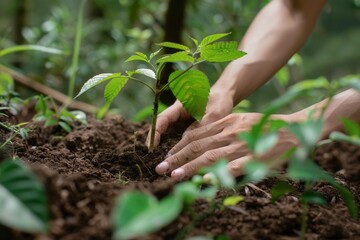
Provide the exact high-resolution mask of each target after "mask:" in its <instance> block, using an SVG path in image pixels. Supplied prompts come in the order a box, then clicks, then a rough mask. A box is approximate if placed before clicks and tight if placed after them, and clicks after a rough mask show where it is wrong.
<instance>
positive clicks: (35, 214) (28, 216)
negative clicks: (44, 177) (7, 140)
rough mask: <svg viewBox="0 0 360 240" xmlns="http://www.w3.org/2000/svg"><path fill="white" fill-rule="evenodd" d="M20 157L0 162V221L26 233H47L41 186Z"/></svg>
mask: <svg viewBox="0 0 360 240" xmlns="http://www.w3.org/2000/svg"><path fill="white" fill-rule="evenodd" d="M18 161H19V160H16V161H12V160H6V161H4V162H2V163H1V164H0V212H1V214H0V222H1V224H3V225H6V226H8V227H11V228H15V229H18V230H21V231H28V232H47V230H48V221H49V213H48V206H47V197H46V193H45V189H44V187H43V185H42V184H41V183H40V182H39V181H38V180H37V179H36V177H35V176H34V174H33V173H32V172H30V171H29V170H28V169H27V168H25V166H23V165H22V164H21V163H20V162H18Z"/></svg>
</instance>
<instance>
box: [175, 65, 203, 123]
mask: <svg viewBox="0 0 360 240" xmlns="http://www.w3.org/2000/svg"><path fill="white" fill-rule="evenodd" d="M169 82H170V89H171V91H172V92H173V94H174V96H175V97H176V98H177V99H178V100H179V101H180V102H181V103H182V104H183V106H184V107H185V109H186V110H187V111H188V113H189V114H190V115H191V116H193V117H194V118H195V119H196V120H197V121H200V120H201V118H202V117H203V115H204V113H205V109H206V105H207V101H208V97H209V92H210V83H209V80H208V78H207V77H206V75H205V74H204V73H203V72H201V71H199V70H195V69H191V70H188V71H186V70H177V71H175V72H173V73H171V74H170V76H169Z"/></svg>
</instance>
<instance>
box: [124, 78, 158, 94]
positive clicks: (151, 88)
mask: <svg viewBox="0 0 360 240" xmlns="http://www.w3.org/2000/svg"><path fill="white" fill-rule="evenodd" d="M128 78H129V79H131V80H134V81H136V82H139V83H142V84H144V85H145V86H146V87H148V88H149V89H150V90H151V91H152V92H153V94H156V91H155V89H154V88H153V87H151V86H150V85H149V84H148V83H146V82H144V81H141V80H140V79H137V78H134V77H130V76H128Z"/></svg>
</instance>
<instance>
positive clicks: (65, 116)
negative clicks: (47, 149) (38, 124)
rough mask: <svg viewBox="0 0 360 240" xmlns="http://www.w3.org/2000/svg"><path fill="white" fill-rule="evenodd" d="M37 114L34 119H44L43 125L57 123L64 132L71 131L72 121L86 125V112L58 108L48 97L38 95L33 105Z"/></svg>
mask: <svg viewBox="0 0 360 240" xmlns="http://www.w3.org/2000/svg"><path fill="white" fill-rule="evenodd" d="M35 110H36V112H37V114H36V115H35V116H34V118H33V119H34V120H35V121H45V123H44V127H49V126H57V125H59V126H60V127H61V128H62V129H64V130H65V131H66V132H68V133H69V132H71V131H72V125H73V124H74V122H79V123H80V124H84V125H86V124H87V122H86V114H85V113H84V112H82V111H67V110H66V109H65V108H62V109H58V108H57V105H56V104H55V103H54V100H53V99H52V98H49V97H43V96H38V97H37V103H36V106H35Z"/></svg>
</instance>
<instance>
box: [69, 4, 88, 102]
mask: <svg viewBox="0 0 360 240" xmlns="http://www.w3.org/2000/svg"><path fill="white" fill-rule="evenodd" d="M85 2H86V0H83V1H82V2H81V4H80V9H79V14H78V19H77V24H76V35H75V42H74V53H73V57H72V63H71V77H70V82H69V90H68V97H69V98H72V97H73V95H74V87H75V78H76V72H77V70H78V69H77V68H78V63H79V55H80V44H81V35H82V25H83V15H84V8H85Z"/></svg>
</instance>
